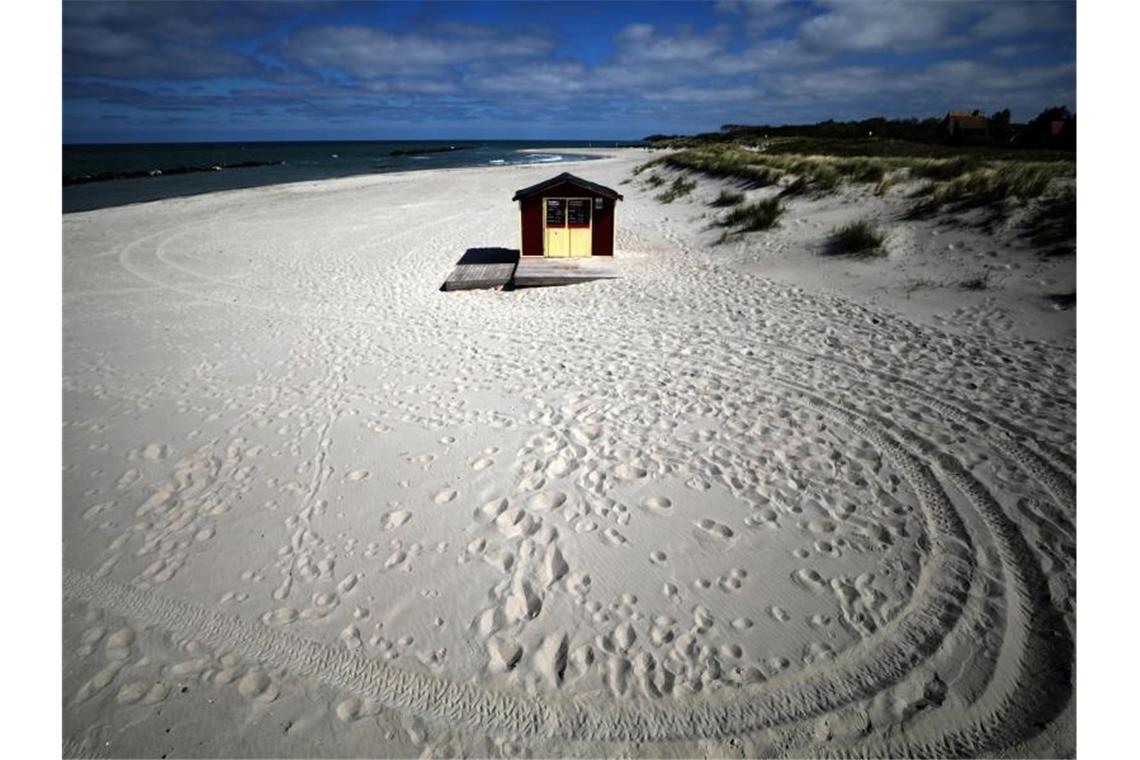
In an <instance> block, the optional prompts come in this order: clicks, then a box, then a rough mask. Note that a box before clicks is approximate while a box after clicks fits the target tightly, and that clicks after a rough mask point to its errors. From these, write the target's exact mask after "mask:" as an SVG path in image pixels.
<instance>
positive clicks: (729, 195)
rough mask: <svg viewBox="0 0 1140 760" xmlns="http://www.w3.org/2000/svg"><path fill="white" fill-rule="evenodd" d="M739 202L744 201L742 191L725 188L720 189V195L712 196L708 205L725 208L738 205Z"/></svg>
mask: <svg viewBox="0 0 1140 760" xmlns="http://www.w3.org/2000/svg"><path fill="white" fill-rule="evenodd" d="M741 203H744V193H738V192H737V191H735V190H729V189H728V188H725V189H723V190H721V191H720V195H718V196H717V197H715V198H713V200H712V202H711V203H710V204H709V205H710V206H715V207H716V208H727V207H729V206H739V205H740V204H741Z"/></svg>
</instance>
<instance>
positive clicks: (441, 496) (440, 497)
mask: <svg viewBox="0 0 1140 760" xmlns="http://www.w3.org/2000/svg"><path fill="white" fill-rule="evenodd" d="M458 495H459V492H458V491H451V490H443V491H440V492H438V493H436V495H435V496H433V497H431V499H432V501H434V502H435V503H436V504H446V503H448V502H449V501H451V500H452V499H454V498H455V497H456V496H458Z"/></svg>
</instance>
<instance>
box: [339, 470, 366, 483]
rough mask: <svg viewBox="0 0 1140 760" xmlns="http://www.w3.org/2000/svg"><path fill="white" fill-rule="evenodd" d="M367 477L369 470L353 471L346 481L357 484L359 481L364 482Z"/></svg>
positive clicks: (346, 476) (345, 477)
mask: <svg viewBox="0 0 1140 760" xmlns="http://www.w3.org/2000/svg"><path fill="white" fill-rule="evenodd" d="M367 477H368V470H353V471H352V472H350V473H348V474H347V475H345V476H344V479H345V480H350V481H354V482H355V481H358V480H364V479H365V478H367Z"/></svg>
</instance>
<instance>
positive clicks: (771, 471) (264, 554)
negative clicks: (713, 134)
mask: <svg viewBox="0 0 1140 760" xmlns="http://www.w3.org/2000/svg"><path fill="white" fill-rule="evenodd" d="M641 158H642V156H641V155H640V154H638V153H637V152H635V151H631V152H628V153H626V152H621V151H616V152H615V153H614V155H613V156H612V157H611V158H607V159H604V160H601V161H596V162H590V163H586V164H581V165H579V166H578V167H577V168H576V169H574V170H575V171H579V172H580V173H582V174H583V175H585V176H587V177H588V178H590V179H592V180H595V181H598V182H601V183H604V184H608V185H611V186H615V187H616V186H618V183H619V182H620V181H622V180H623V179H625V178H626V177H628V176H629V172H630V169H631V168H632V167H633V166H634V165H635V164H636V162H637V161H638V160H639V159H641ZM547 173H548V170H544V169H542V168H541V167H538V168H534V167H505V168H495V169H490V170H486V169H481V170H480V169H460V170H448V171H428V172H415V173H407V174H392V175H384V176H380V177H366V178H354V179H344V180H335V181H328V182H320V183H305V184H299V185H291V186H282V187H275V188H260V189H256V190H243V191H234V192H228V193H220V194H214V195H207V196H200V197H195V198H187V199H177V200H167V201H162V202H159V203H153V204H145V205H139V206H132V207H123V208H118V209H105V210H101V211H97V212H90V213H83V214H74V215H68V216H66V217H65V219H64V239H65V251H64V327H65V334H64V421H65V428H64V444H65V450H64V464H65V468H64V542H65V546H64V565H65V573H64V579H65V581H64V602H63V604H64V617H65V620H64V695H65V705H64V737H63V743H64V752H65V754H67V755H69V756H72V755H74V756H89V755H94V756H131V755H142V756H157V755H161V754H164V753H173V754H183V755H186V754H194V755H227V756H230V755H232V756H264V755H275V756H314V755H315V756H350V755H351V756H360V755H399V756H406V755H411V754H416V755H419V754H423V753H429V754H433V755H441V754H442V755H453V754H458V753H464V754H474V755H494V756H499V755H519V754H538V755H550V754H559V755H587V756H597V755H611V754H618V753H621V754H636V755H650V756H672V755H683V756H692V755H702V756H703V755H715V756H723V755H726V754H744V755H747V756H756V755H784V754H791V755H811V756H818V755H859V756H864V755H872V756H904V755H978V754H985V755H993V754H1011V755H1033V754H1047V755H1058V754H1061V755H1063V754H1068V753H1071V752H1072V751H1073V746H1074V730H1073V714H1074V706H1073V702H1074V691H1073V689H1074V687H1073V684H1074V678H1073V668H1074V663H1073V636H1074V631H1075V527H1074V521H1075V487H1074V482H1075V461H1074V457H1075V452H1074V447H1075V440H1074V438H1075V424H1074V419H1075V410H1074V395H1075V394H1074V384H1075V361H1074V350H1073V346H1072V342H1071V333H1070V330H1069V328H1068V327H1066V326H1064V325H1062V326H1061V327H1060V328H1059V329H1058V330H1057V331H1056V332H1057V333H1058V338H1057V339H1056V340H1040V338H1042V337H1048V336H1042V335H1040V334H1038V333H1037V332H1034V330H1033V329H1027V330H1026V331H1019V327H1018V325H1019V324H1020V322H1019V320H1021V321H1022V322H1026V323H1028V322H1029V321H1030V319H1029V317H1026V316H1025V315H1026V314H1028V312H1027V311H1026V307H1024V305H1022V306H1019V307H1018V308H1017V309H1011V310H1008V311H1005V312H1003V313H1004V314H1006V316H1007V318H1008V319H1007V321H1008V326H1007V327H1003V328H1001V329H993V321H992V320H990V321H989V322H987V321H986V320H961V319H959V320H957V321H954V320H953V319H949V318H947V314H948V312H947V311H942V312H938V311H937V310H935V309H933V308H932V309H929V310H928V311H927V312H923V310H922V309H921V308H917V309H915V310H914V312H915V313H913V314H903V313H901V309H902V308H904V306H905V304H903V305H900V304H901V303H902V301H901V299H894V300H892V297H891V296H890V295H889V294H888V295H887V296H882V294H880V296H879V297H877V300H878V301H879V303H878V305H876V304H874V303H869V302H868V300H867V299H866V298H863V297H862V296H861V295H860V294H859V293H853V294H849V295H844V294H843V293H842V292H841V291H838V290H837V289H836V288H832V289H831V290H826V289H824V288H823V287H820V286H819V283H818V282H815V281H810V279H805V280H804V282H803V283H802V284H796V282H795V272H792V273H791V274H789V271H790V270H789V269H788V266H789V265H788V261H789V259H788V258H787V257H788V256H791V255H792V252H794V251H797V250H799V251H804V250H808V248H809V247H810V245H811V244H812V241H813V240H814V238H813V237H812V236H813V235H814V236H816V237H818V236H819V235H820V234H822V233H820V232H819V231H818V229H816V228H815V227H813V225H812V223H811V220H812V219H813V218H814V217H812V214H813V213H816V212H817V211H818V209H817V208H816V207H815V206H813V205H812V204H811V202H804V205H803V206H802V207H798V208H793V211H792V214H791V216H790V218H789V219H788V220H787V221H786V222H785V223H784V227H783V228H782V230H779V231H776V232H775V233H772V234H771V235H765V234H762V233H761V234H757V235H755V236H752V237H751V238H750V239H749V241H746V242H743V243H739V244H735V245H734V246H732V247H724V246H712V245H710V241H711V240H712V239H714V238H715V237H716V234H715V233H711V232H708V231H707V230H706V225H707V221H708V219H707V218H702V214H704V213H705V212H706V210H707V209H704V208H703V207H702V206H701V205H700V204H699V198H697V199H693V200H692V201H686V202H684V203H676V204H673V205H668V206H663V205H660V204H657V203H656V202H655V201H653V200H652V197H651V193H647V192H641V191H639V190H638V189H637V187H636V186H632V185H626V186H623V192H624V193H625V194H626V197H627V200H626V202H625V203H624V204H623V205H622V206H621V207H620V209H619V212H618V240H617V248H618V262H619V263H620V268H621V274H622V276H621V278H620V279H616V280H607V281H598V282H593V283H589V284H585V285H576V286H571V287H565V288H553V289H532V290H519V291H513V292H482V291H471V292H463V293H441V292H439V291H438V288H439V285H440V283H441V282H442V281H443V280H444V279H445V277H446V276H447V274H448V272H449V270H450V267H451V265H452V264H453V263H454V261H455V260H456V259H457V258H458V257H459V256H460V255H461V254H462V253H463V251H464V250H465V249H467V248H470V247H479V246H499V245H511V246H513V245H517V235H518V218H517V210H516V208H515V207H514V205H513V204H512V203H511V202H510V197H511V194H512V192H513V191H514V190H515V189H517V188H518V187H522V186H525V185H528V184H532V183H534V182H536V181H538V180H539V179H542V178H543V177H544V176H545V175H546V174H547ZM711 187H712V186H711V185H710V187H709V190H710V192H711ZM702 191H703V189H702ZM856 200H857V199H856ZM848 201H852V199H850V198H849V199H848ZM852 202H853V201H852ZM797 214H798V215H799V216H797ZM800 218H802V219H804V220H806V221H805V223H802V224H801V223H799V222H797V219H800ZM916 229H917V232H915V233H914V234H923V233H924V230H926V229H927V228H923V227H921V225H919V226H918V227H916ZM813 230H814V231H813ZM962 235H966V233H962ZM959 241H960V242H961V237H960V238H959ZM773 242H775V243H777V244H778V245H779V246H781V253H780V255H781V256H783V257H784V258H778V259H771V261H772V263H773V267H774V268H776V267H777V266H778V267H779V268H780V270H781V271H780V274H779V276H778V277H776V278H775V279H773V278H771V277H768V276H765V271H764V263H765V261H766V259H765V257H764V255H763V249H764V246H765V245H767V244H772V243H773ZM966 242H967V244H969V243H970V241H969V240H967V241H966ZM975 242H976V241H975ZM797 246H799V248H797ZM1003 255H1004V254H1003ZM805 262H806V264H805V268H807V266H808V265H811V266H815V264H813V263H812V261H810V260H807V259H805ZM835 276H836V277H839V275H835ZM862 276H864V277H866V276H867V275H866V274H865V273H864V274H863V275H862ZM896 279H897V277H896ZM985 308H997V307H995V306H993V304H991V305H990V306H989V307H985ZM979 313H980V311H979ZM1019 315H1020V316H1019ZM1029 316H1030V317H1031V316H1032V315H1031V314H1030V315H1029ZM1063 318H1064V316H1063V315H1062V316H1061V317H1056V316H1054V317H1050V319H1053V320H1058V319H1063ZM1070 318H1071V317H1070ZM940 319H942V321H939V320H940ZM1050 324H1054V323H1050ZM1035 329H1038V330H1039V329H1040V328H1039V327H1038V328H1035ZM1024 335H1031V336H1032V339H1029V338H1026V337H1024Z"/></svg>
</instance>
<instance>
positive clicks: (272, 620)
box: [261, 607, 300, 625]
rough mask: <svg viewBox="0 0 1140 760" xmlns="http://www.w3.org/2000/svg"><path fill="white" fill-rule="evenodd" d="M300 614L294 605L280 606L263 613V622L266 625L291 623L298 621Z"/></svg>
mask: <svg viewBox="0 0 1140 760" xmlns="http://www.w3.org/2000/svg"><path fill="white" fill-rule="evenodd" d="M299 615H300V613H299V612H297V610H295V609H293V608H292V607H278V608H277V609H275V610H272V611H270V612H267V613H265V614H264V615H262V616H261V622H263V623H265V624H266V625H289V624H290V623H292V622H294V621H296V620H297V617H298V616H299Z"/></svg>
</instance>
